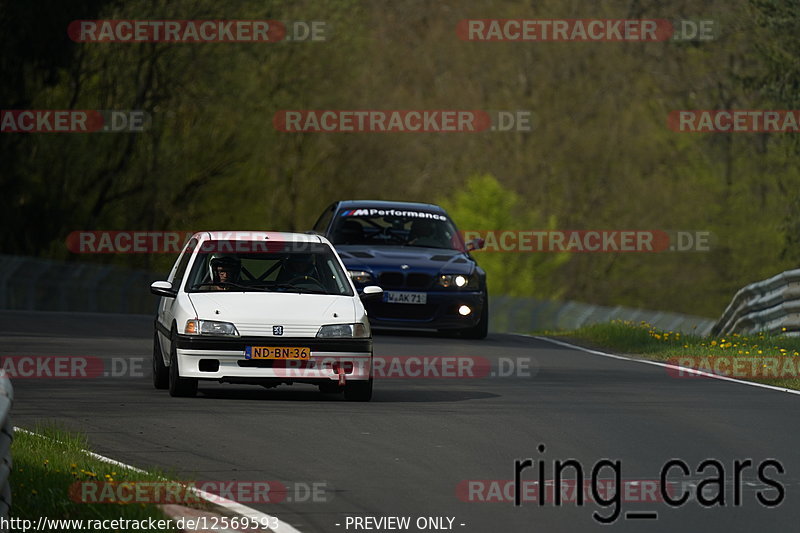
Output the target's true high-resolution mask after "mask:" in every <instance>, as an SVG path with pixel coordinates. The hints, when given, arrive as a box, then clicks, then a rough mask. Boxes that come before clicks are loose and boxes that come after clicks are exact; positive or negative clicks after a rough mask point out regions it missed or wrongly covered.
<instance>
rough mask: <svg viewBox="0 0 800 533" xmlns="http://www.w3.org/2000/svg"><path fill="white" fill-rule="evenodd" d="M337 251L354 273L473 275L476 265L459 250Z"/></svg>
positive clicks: (353, 248)
mask: <svg viewBox="0 0 800 533" xmlns="http://www.w3.org/2000/svg"><path fill="white" fill-rule="evenodd" d="M336 251H338V252H339V256H340V257H341V258H342V261H343V262H344V264H345V265H346V266H347V268H348V269H350V270H358V269H366V270H368V269H371V268H375V269H378V270H386V269H392V270H394V269H397V268H398V267H401V268H402V265H407V267H406V269H408V270H417V271H420V270H424V271H426V272H428V273H431V274H438V273H440V272H441V273H445V274H465V275H469V274H472V272H473V270H474V269H475V263H474V261H473V260H472V259H471V258H470V257H469V256H468V255H467V254H465V253H463V252H459V251H458V250H446V249H441V248H423V247H416V246H357V245H338V246H336Z"/></svg>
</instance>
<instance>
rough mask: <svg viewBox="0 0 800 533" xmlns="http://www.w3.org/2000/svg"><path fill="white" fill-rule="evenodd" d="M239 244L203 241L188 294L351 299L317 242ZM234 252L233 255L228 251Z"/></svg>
mask: <svg viewBox="0 0 800 533" xmlns="http://www.w3.org/2000/svg"><path fill="white" fill-rule="evenodd" d="M242 244H243V243H242V242H239V241H236V242H233V241H206V242H204V243H203V244H202V246H201V248H200V251H199V252H198V254H197V257H196V258H195V261H194V263H193V266H192V270H191V273H190V274H189V280H188V282H187V284H186V287H187V291H188V292H212V291H231V292H297V293H304V294H332V295H340V296H352V295H353V291H352V289H351V287H350V284H349V282H348V280H347V275H346V274H345V272H344V270H343V269H342V268H341V266H340V265H339V261H338V260H337V259H336V256H335V255H334V252H333V250H332V249H331V248H330V247H329V246H327V245H325V244H318V243H293V244H291V245H289V246H282V245H281V246H279V248H281V249H280V250H276V249H275V247H273V246H270V247H269V248H268V249H264V250H254V249H252V248H251V249H249V250H247V251H244V252H242V251H241V250H244V249H247V248H248V247H247V246H242ZM230 250H236V252H230Z"/></svg>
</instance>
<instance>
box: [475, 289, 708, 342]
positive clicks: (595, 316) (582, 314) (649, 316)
mask: <svg viewBox="0 0 800 533" xmlns="http://www.w3.org/2000/svg"><path fill="white" fill-rule="evenodd" d="M612 320H630V321H631V322H634V323H637V324H638V323H639V322H641V321H645V322H647V323H648V324H651V325H653V326H655V327H656V328H658V329H662V330H665V331H679V332H681V333H684V334H692V335H699V336H703V337H704V336H706V335H708V333H709V332H710V331H711V327H712V326H713V325H714V321H713V320H712V319H710V318H704V317H699V316H692V315H684V314H681V313H672V312H668V311H652V310H648V309H635V308H631V307H621V306H617V307H607V306H602V305H592V304H585V303H580V302H559V301H552V300H534V299H531V298H511V297H508V296H490V297H489V329H490V331H492V332H495V333H519V332H532V331H541V330H558V329H576V328H579V327H581V326H588V325H590V324H599V323H603V322H610V321H612Z"/></svg>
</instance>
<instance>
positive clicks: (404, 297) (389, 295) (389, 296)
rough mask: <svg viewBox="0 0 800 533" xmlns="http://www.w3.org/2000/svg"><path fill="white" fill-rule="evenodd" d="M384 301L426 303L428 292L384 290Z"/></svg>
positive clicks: (392, 302)
mask: <svg viewBox="0 0 800 533" xmlns="http://www.w3.org/2000/svg"><path fill="white" fill-rule="evenodd" d="M383 301H384V302H386V303H390V304H425V303H428V294H427V293H424V292H394V291H384V293H383Z"/></svg>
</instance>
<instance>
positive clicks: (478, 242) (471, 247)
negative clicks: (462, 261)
mask: <svg viewBox="0 0 800 533" xmlns="http://www.w3.org/2000/svg"><path fill="white" fill-rule="evenodd" d="M484 244H486V241H484V240H483V239H480V238H479V239H472V240H471V241H469V242H468V243H467V251H468V252H474V251H475V250H480V249H481V248H483V245H484Z"/></svg>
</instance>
